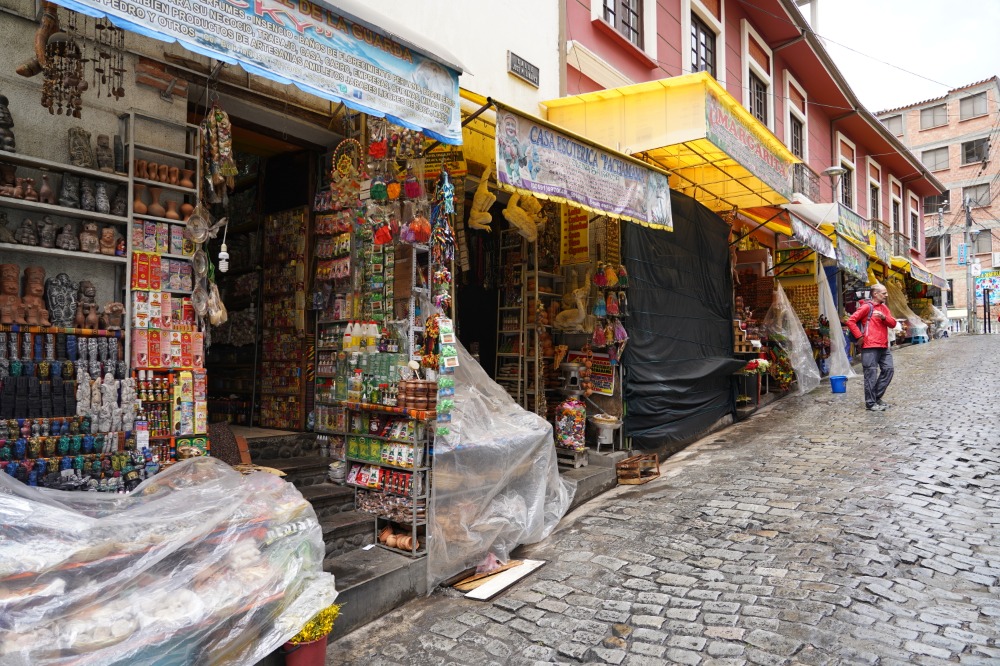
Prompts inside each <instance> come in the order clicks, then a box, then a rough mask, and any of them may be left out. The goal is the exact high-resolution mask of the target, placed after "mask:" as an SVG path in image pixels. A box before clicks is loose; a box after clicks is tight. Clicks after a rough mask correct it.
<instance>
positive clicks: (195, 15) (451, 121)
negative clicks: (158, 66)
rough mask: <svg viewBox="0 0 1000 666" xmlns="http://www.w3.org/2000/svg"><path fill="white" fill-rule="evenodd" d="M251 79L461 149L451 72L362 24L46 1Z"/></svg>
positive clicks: (306, 5) (142, 3)
mask: <svg viewBox="0 0 1000 666" xmlns="http://www.w3.org/2000/svg"><path fill="white" fill-rule="evenodd" d="M54 1H55V2H56V3H57V4H60V5H62V6H64V7H67V8H68V9H72V10H74V11H77V12H80V13H83V14H86V15H88V16H95V15H97V16H107V17H108V18H109V19H110V20H111V22H112V23H114V24H115V25H116V26H119V27H122V28H124V29H126V30H129V31H132V32H136V33H139V34H140V35H144V36H146V37H152V38H154V39H159V40H162V41H166V42H174V41H176V42H178V43H180V44H181V45H182V46H184V47H185V48H187V49H190V50H191V51H194V52H195V53H200V54H201V55H204V56H207V57H209V58H216V59H218V60H222V61H223V62H226V63H229V64H238V65H240V66H241V67H243V69H245V70H247V71H248V72H250V73H251V74H257V75H259V76H263V77H265V78H268V79H271V80H272V81H277V82H279V83H294V84H295V85H296V86H298V87H299V88H301V89H302V90H304V91H306V92H308V93H311V94H314V95H317V96H319V97H323V98H325V99H332V100H335V101H338V102H344V104H346V105H347V106H349V107H351V108H353V109H355V110H358V111H363V112H365V113H371V114H374V115H377V116H383V115H384V116H386V117H388V118H389V119H390V120H391V121H392V122H394V123H397V124H399V125H403V126H405V127H408V128H410V129H418V130H421V131H424V132H425V133H426V134H428V135H429V136H431V137H433V138H435V139H437V140H439V141H441V142H442V143H449V144H461V143H462V127H461V112H460V109H459V103H458V72H456V71H454V70H453V69H451V68H450V67H448V66H446V65H444V64H442V63H440V62H438V61H436V60H432V59H431V58H428V57H426V56H424V55H422V54H420V53H417V52H415V51H414V50H413V49H411V48H410V47H408V46H406V45H405V44H402V43H400V42H399V41H397V40H395V39H393V37H392V36H390V35H389V34H386V33H383V32H381V31H379V30H376V29H374V28H372V27H369V26H368V25H367V24H363V23H361V22H358V21H355V20H354V19H353V18H351V17H348V16H345V15H343V14H341V13H340V12H338V11H337V10H335V9H332V8H330V7H328V6H327V5H325V4H322V3H319V2H306V1H305V0H285V1H279V0H253V2H250V1H249V0H200V1H199V2H188V1H187V0H178V1H177V2H149V1H148V0H54Z"/></svg>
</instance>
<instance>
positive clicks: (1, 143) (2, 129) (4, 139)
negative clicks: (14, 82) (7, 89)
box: [0, 95, 17, 153]
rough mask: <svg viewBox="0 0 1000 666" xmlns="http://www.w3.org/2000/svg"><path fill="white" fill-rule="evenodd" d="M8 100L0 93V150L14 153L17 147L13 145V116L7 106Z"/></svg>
mask: <svg viewBox="0 0 1000 666" xmlns="http://www.w3.org/2000/svg"><path fill="white" fill-rule="evenodd" d="M8 104H10V101H9V100H8V99H7V97H6V96H4V95H0V150H6V151H7V152H9V153H16V152H17V147H16V146H15V145H14V131H13V130H12V129H11V128H12V127H14V117H13V116H11V115H10V108H9V107H8Z"/></svg>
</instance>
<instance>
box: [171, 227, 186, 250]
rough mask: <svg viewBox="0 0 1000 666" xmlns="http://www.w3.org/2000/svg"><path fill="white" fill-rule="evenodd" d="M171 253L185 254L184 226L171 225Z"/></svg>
mask: <svg viewBox="0 0 1000 666" xmlns="http://www.w3.org/2000/svg"><path fill="white" fill-rule="evenodd" d="M170 254H184V227H182V226H180V225H179V224H171V225H170Z"/></svg>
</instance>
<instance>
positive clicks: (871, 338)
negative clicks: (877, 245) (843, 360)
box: [847, 283, 896, 412]
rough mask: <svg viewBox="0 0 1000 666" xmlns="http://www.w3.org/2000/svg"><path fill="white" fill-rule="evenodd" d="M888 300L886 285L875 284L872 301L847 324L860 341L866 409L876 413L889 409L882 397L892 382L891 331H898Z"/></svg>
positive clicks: (862, 305) (856, 311)
mask: <svg viewBox="0 0 1000 666" xmlns="http://www.w3.org/2000/svg"><path fill="white" fill-rule="evenodd" d="M887 300H889V292H888V291H887V290H886V288H885V287H884V286H883V285H881V284H878V283H876V284H875V286H873V287H872V300H871V301H869V302H866V303H862V304H861V305H860V306H859V307H858V309H857V310H855V311H854V314H852V315H851V316H850V318H849V319H848V320H847V328H848V329H850V331H851V334H852V335H854V337H856V338H860V339H861V367H862V368H864V372H865V408H867V409H868V410H869V411H873V412H884V411H885V410H886V409H888V408H889V405H887V404H886V403H884V402H882V396H883V395H885V390H886V389H887V388H889V382H891V381H892V374H893V368H892V352H891V351H890V350H889V329H890V328H895V326H896V320H895V319H893V317H892V313H890V312H889V306H888V305H886V304H885V302H886V301H887ZM859 324H860V325H859ZM862 329H863V330H862Z"/></svg>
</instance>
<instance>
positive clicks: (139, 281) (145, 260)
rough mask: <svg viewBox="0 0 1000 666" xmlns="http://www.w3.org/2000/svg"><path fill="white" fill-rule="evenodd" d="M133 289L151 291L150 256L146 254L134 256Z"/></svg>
mask: <svg viewBox="0 0 1000 666" xmlns="http://www.w3.org/2000/svg"><path fill="white" fill-rule="evenodd" d="M132 288H133V289H149V255H148V254H146V253H145V252H134V253H133V254H132Z"/></svg>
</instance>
